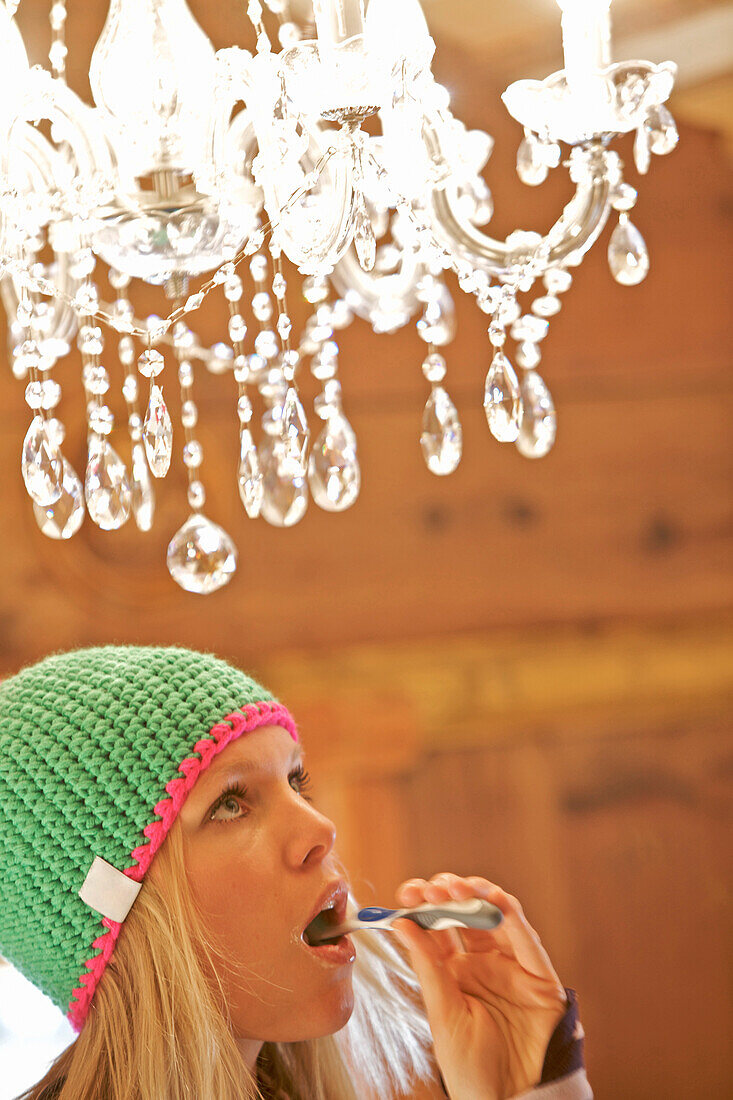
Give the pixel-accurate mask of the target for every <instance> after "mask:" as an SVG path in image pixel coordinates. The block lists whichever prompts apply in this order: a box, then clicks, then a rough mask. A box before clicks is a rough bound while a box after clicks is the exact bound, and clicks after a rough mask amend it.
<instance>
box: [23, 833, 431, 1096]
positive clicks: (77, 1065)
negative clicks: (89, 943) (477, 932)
mask: <svg viewBox="0 0 733 1100" xmlns="http://www.w3.org/2000/svg"><path fill="white" fill-rule="evenodd" d="M340 870H341V871H342V872H343V868H341V869H340ZM153 872H154V873H153ZM349 902H350V906H353V908H354V909H357V908H358V905H357V904H356V901H355V900H354V898H353V896H352V895H351V892H350V893H349ZM222 958H223V956H222V953H221V951H220V949H219V948H218V947H217V945H216V944H215V943H213V942H212V940H211V939H210V937H209V936H208V935H207V930H206V928H205V926H204V924H203V921H202V920H201V917H200V915H199V912H198V910H197V908H196V906H195V902H194V899H193V897H192V895H191V892H190V889H189V887H188V882H187V878H186V873H185V859H184V848H183V838H182V835H181V831H180V828H179V827H178V823H176V824H174V826H173V828H172V829H171V831H170V833H169V834H168V837H167V839H166V842H165V844H163V846H162V848H161V849H160V851H159V852H158V854H157V856H156V857H155V861H154V863H153V864H152V866H151V869H150V872H149V873H148V875H147V877H146V880H145V885H144V887H143V889H142V890H141V891H140V893H139V895H138V897H137V900H136V901H135V904H134V906H133V908H132V910H131V911H130V914H129V916H128V918H127V920H126V921H125V926H124V928H123V930H122V932H121V934H120V938H119V940H118V943H117V947H116V948H115V951H114V954H113V955H112V958H111V959H110V962H109V964H108V966H107V969H106V971H105V974H104V976H103V978H102V980H101V982H100V984H99V987H98V989H97V991H96V993H95V996H94V1000H93V1002H92V1005H91V1009H90V1012H89V1016H88V1018H87V1021H86V1023H85V1025H84V1027H83V1029H82V1031H81V1033H80V1035H79V1036H78V1038H77V1039H76V1040H75V1041H74V1042H73V1043H72V1044H71V1046H70V1047H68V1048H67V1049H66V1050H65V1051H64V1052H63V1053H62V1054H61V1055H60V1056H59V1057H58V1058H57V1059H56V1060H55V1062H54V1063H53V1065H52V1066H51V1068H50V1069H49V1071H48V1073H47V1074H46V1075H45V1076H44V1078H43V1080H42V1081H40V1082H39V1083H38V1084H37V1085H35V1086H34V1087H33V1088H32V1089H30V1090H29V1091H28V1092H26V1093H25V1094H24V1095H23V1096H22V1097H19V1098H18V1100H100V1098H102V1100H151V1098H152V1097H155V1100H194V1098H196V1100H201V1098H209V1097H211V1098H214V1097H215V1098H216V1100H263V1098H267V1100H280V1098H285V1100H365V1098H366V1097H371V1096H372V1095H373V1096H374V1097H379V1098H380V1100H383V1098H387V1097H390V1096H395V1095H399V1094H404V1093H406V1092H408V1091H409V1089H410V1088H411V1086H415V1085H416V1084H417V1082H418V1081H427V1080H430V1079H436V1078H437V1070H436V1066H435V1061H434V1055H433V1053H432V1037H431V1034H430V1028H429V1026H428V1023H427V1019H426V1016H425V1011H424V1005H423V1003H422V999H421V996H420V991H419V983H418V981H417V978H416V976H415V973H414V971H413V970H412V968H411V966H410V965H409V963H408V962H407V960H406V957H405V955H404V954H403V952H402V950H401V949H398V948H397V947H396V946H394V941H392V939H391V937H388V936H384V935H382V936H379V935H374V936H363V937H361V938H360V940H359V943H358V945H357V957H356V962H355V963H354V971H353V985H354V999H355V1004H354V1010H353V1013H352V1015H351V1018H350V1019H349V1021H348V1023H347V1024H346V1026H345V1027H344V1028H342V1029H341V1030H340V1031H339V1032H337V1033H336V1034H334V1035H328V1036H325V1037H323V1038H319V1039H307V1040H303V1041H301V1042H292V1043H277V1042H265V1043H264V1045H263V1048H262V1050H261V1052H260V1057H259V1059H258V1062H257V1076H255V1075H254V1074H253V1073H252V1072H251V1070H250V1069H249V1068H248V1067H247V1065H246V1064H245V1062H244V1060H243V1058H242V1056H241V1054H240V1052H239V1050H238V1048H237V1045H236V1041H235V1037H234V1033H233V1030H232V1028H231V1025H230V1021H229V1015H228V1011H227V1006H226V1001H225V998H224V994H223V990H222V986H221V982H220V980H219V979H218V978H217V977H216V974H217V969H216V961H217V959H219V960H221V959H222ZM207 975H210V976H209V977H207ZM211 976H213V980H212V977H211Z"/></svg>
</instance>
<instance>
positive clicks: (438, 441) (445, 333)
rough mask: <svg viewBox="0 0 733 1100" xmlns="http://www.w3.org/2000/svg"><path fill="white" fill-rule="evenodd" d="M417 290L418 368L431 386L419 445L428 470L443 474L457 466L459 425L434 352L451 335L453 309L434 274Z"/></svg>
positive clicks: (441, 360)
mask: <svg viewBox="0 0 733 1100" xmlns="http://www.w3.org/2000/svg"><path fill="white" fill-rule="evenodd" d="M436 270H437V268H436ZM417 290H418V296H419V298H420V300H421V301H422V302H424V303H425V305H424V309H423V313H422V316H421V317H420V318H419V320H418V322H417V326H416V327H417V334H418V336H419V337H420V339H421V340H423V341H424V343H426V344H427V345H428V353H427V355H426V357H425V359H424V360H423V364H422V372H423V376H424V377H425V380H426V381H427V382H429V383H430V387H431V388H430V396H429V397H428V400H427V402H426V405H425V409H424V411H423V418H422V434H421V436H420V446H421V448H422V453H423V458H424V459H425V464H426V466H427V468H428V469H429V470H430V472H431V473H433V474H437V475H439V476H443V475H446V474H452V473H453V471H454V470H455V469H457V467H458V464H459V462H460V461H461V455H462V454H463V429H462V428H461V422H460V420H459V419H458V412H457V410H456V407H455V405H454V404H453V402H452V401H451V399H450V397H449V395H448V391H447V390H446V389H445V388H444V387H443V386H442V385H441V384H440V383H441V382H442V381H443V379H444V378H445V372H446V363H445V359H444V357H443V356H442V355H441V354H440V353H439V352H438V346H440V347H444V346H445V345H447V344H448V343H450V341H451V340H452V339H453V337H454V336H455V331H456V324H455V310H454V307H453V300H452V298H451V296H450V294H449V293H448V288H447V287H446V285H445V283H444V282H443V280H442V279H440V278H438V277H437V276H436V275H433V274H428V275H425V276H424V277H423V278H422V279H421V280H420V281H419V283H418V288H417Z"/></svg>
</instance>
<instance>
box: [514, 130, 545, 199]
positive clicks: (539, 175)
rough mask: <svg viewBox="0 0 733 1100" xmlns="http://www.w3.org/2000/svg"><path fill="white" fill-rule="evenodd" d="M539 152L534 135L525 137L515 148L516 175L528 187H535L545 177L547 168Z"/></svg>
mask: <svg viewBox="0 0 733 1100" xmlns="http://www.w3.org/2000/svg"><path fill="white" fill-rule="evenodd" d="M541 153H542V150H541V148H540V143H539V142H538V141H537V139H536V138H535V137H534V136H531V137H525V138H524V140H523V141H522V142H520V145H519V148H518V149H517V175H518V176H519V178H520V180H521V181H522V183H526V184H528V185H529V186H530V187H537V186H538V185H539V184H540V183H544V182H545V180H546V179H547V172H548V168H547V164H546V163H545V161H544V159H543V157H542V155H541Z"/></svg>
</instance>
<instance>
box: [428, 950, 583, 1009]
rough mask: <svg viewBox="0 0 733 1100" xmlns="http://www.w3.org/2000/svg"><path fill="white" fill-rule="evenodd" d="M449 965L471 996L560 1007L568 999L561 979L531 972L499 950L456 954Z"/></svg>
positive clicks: (535, 1006)
mask: <svg viewBox="0 0 733 1100" xmlns="http://www.w3.org/2000/svg"><path fill="white" fill-rule="evenodd" d="M447 965H448V967H449V969H450V972H451V974H452V975H453V977H454V978H455V980H456V982H457V983H458V985H459V986H460V988H461V989H462V990H463V992H464V993H465V994H466V995H467V996H469V997H470V996H473V997H479V998H480V999H481V1000H489V1001H490V1000H493V999H494V998H499V997H500V998H503V999H504V1000H506V1001H509V1002H511V1003H512V1004H514V1005H522V1006H525V1007H528V1006H531V1007H533V1008H555V1009H557V1008H559V1005H560V999H561V998H562V999H563V1000H564V999H565V991H564V990H563V988H562V986H561V985H560V983H559V982H555V981H553V980H552V979H550V978H549V977H548V978H544V977H542V978H541V977H538V976H535V975H528V974H527V973H526V972H525V971H524V970H523V969H522V968H521V967H520V966H517V964H516V962H515V961H514V960H512V959H508V958H507V957H506V955H502V954H501V953H500V952H498V951H492V952H490V953H488V954H482V955H480V956H476V955H460V956H456V957H455V958H452V959H451V960H450V961H449V963H448V964H447Z"/></svg>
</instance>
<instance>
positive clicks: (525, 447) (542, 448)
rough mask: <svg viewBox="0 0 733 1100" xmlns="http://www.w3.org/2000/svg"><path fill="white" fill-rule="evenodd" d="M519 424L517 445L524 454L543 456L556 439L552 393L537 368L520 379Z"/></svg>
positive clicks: (555, 419) (529, 456)
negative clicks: (520, 416)
mask: <svg viewBox="0 0 733 1100" xmlns="http://www.w3.org/2000/svg"><path fill="white" fill-rule="evenodd" d="M520 391H521V394H522V408H523V410H524V411H523V413H522V426H521V428H520V430H519V436H518V438H517V443H516V447H517V450H518V451H519V453H520V454H522V455H524V457H525V458H543V457H544V456H545V455H546V454H547V453H548V452H549V451H550V450H551V449H552V445H553V443H554V442H555V434H556V432H557V417H556V415H555V404H554V402H553V400H552V395H551V394H550V391H549V390H548V388H547V386H546V385H545V383H544V381H543V379H542V378H541V377H540V376H539V374H537V372H536V371H531V370H530V371H527V372H526V373H525V374H524V376H523V378H522V381H521V385H520Z"/></svg>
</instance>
